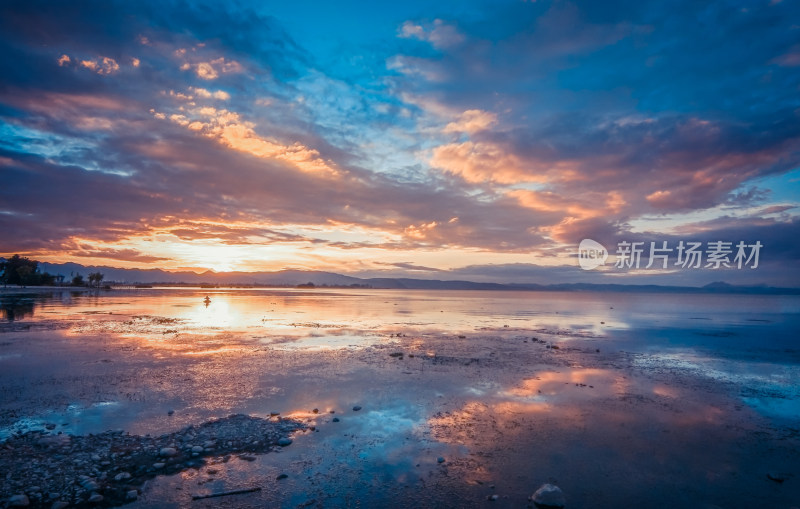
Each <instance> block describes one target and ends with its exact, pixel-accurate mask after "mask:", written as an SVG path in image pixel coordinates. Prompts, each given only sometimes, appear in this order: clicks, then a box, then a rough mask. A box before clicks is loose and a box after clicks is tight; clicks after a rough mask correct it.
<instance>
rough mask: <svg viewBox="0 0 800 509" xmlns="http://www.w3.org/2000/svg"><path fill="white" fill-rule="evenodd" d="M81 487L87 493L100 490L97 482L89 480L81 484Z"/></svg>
mask: <svg viewBox="0 0 800 509" xmlns="http://www.w3.org/2000/svg"><path fill="white" fill-rule="evenodd" d="M81 486H83V489H85V490H86V491H94V490H96V489H98V488H99V487H100V485H99V484H97V482H95V481H93V480H91V479H87V480H85V481H83V482H82V483H81Z"/></svg>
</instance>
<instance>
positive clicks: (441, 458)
mask: <svg viewBox="0 0 800 509" xmlns="http://www.w3.org/2000/svg"><path fill="white" fill-rule="evenodd" d="M436 462H437V463H444V458H443V457H441V456H439V457H438V458H436Z"/></svg>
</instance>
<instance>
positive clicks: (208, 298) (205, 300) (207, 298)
mask: <svg viewBox="0 0 800 509" xmlns="http://www.w3.org/2000/svg"><path fill="white" fill-rule="evenodd" d="M203 302H205V303H206V307H208V305H209V304H211V297H209V296H208V295H206V298H205V299H203Z"/></svg>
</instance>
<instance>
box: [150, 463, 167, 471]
mask: <svg viewBox="0 0 800 509" xmlns="http://www.w3.org/2000/svg"><path fill="white" fill-rule="evenodd" d="M165 464H166V463H160V462H159V463H153V468H155V469H156V470H160V469H162V468H164V465H165Z"/></svg>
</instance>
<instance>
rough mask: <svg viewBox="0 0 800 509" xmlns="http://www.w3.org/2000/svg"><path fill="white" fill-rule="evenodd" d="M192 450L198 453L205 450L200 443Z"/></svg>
mask: <svg viewBox="0 0 800 509" xmlns="http://www.w3.org/2000/svg"><path fill="white" fill-rule="evenodd" d="M192 452H198V453H199V452H203V447H202V446H199V445H195V446H194V447H192Z"/></svg>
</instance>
